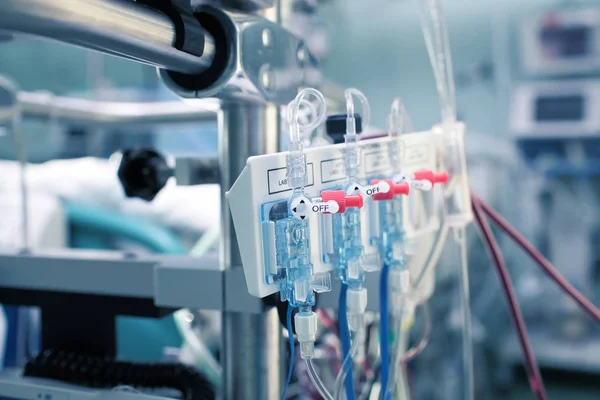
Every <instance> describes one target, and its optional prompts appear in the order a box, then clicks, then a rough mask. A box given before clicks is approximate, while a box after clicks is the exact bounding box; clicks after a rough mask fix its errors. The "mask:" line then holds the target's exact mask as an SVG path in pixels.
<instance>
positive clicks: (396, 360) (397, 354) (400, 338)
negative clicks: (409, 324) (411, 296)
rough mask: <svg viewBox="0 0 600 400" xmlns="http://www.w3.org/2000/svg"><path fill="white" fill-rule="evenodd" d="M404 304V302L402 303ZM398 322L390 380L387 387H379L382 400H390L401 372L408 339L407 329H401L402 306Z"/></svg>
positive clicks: (402, 321)
mask: <svg viewBox="0 0 600 400" xmlns="http://www.w3.org/2000/svg"><path fill="white" fill-rule="evenodd" d="M402 302H403V304H405V302H406V300H403V301H402ZM400 310H401V311H400V321H399V322H398V325H399V328H398V331H397V332H396V335H397V336H396V342H397V343H396V349H395V351H394V356H393V357H392V360H391V368H390V378H389V381H388V384H387V386H385V387H384V386H383V384H382V387H381V390H382V391H383V400H392V398H393V396H394V391H395V390H396V385H397V383H398V375H399V374H400V373H401V372H402V369H401V364H402V356H403V355H404V351H405V350H406V342H407V337H408V329H407V330H406V331H405V330H404V329H403V325H404V305H402V306H401V307H400Z"/></svg>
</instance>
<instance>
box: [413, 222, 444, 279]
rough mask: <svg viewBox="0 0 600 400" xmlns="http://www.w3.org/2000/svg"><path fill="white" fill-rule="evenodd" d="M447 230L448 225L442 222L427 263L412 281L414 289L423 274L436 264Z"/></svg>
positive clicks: (423, 276)
mask: <svg viewBox="0 0 600 400" xmlns="http://www.w3.org/2000/svg"><path fill="white" fill-rule="evenodd" d="M449 231H450V227H449V226H448V225H447V224H443V225H442V227H441V228H440V231H439V234H438V236H437V238H436V241H435V244H434V246H433V250H432V251H431V254H430V255H429V257H428V258H427V264H425V266H424V267H423V269H422V270H421V272H419V275H418V276H417V279H416V280H415V282H414V283H413V288H415V289H416V288H419V286H420V285H421V283H422V282H423V279H424V278H425V275H426V274H427V272H428V271H429V270H430V269H431V268H433V266H434V265H436V264H437V263H438V261H439V259H440V256H441V255H442V250H443V249H444V245H445V244H446V239H447V238H448V232H449Z"/></svg>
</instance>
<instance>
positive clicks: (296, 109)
mask: <svg viewBox="0 0 600 400" xmlns="http://www.w3.org/2000/svg"><path fill="white" fill-rule="evenodd" d="M308 96H314V97H315V98H316V99H317V104H318V105H319V106H320V109H321V113H317V115H316V116H314V119H313V120H312V121H308V122H307V123H306V124H304V125H303V124H301V123H300V107H301V105H302V104H305V102H306V101H307V100H306V98H307V97H308ZM287 117H288V123H289V125H290V142H289V154H288V160H287V176H288V182H289V185H290V186H291V188H292V189H293V192H294V193H302V192H304V186H305V185H306V158H305V156H304V143H303V135H302V132H307V131H312V130H313V129H315V128H316V127H318V126H319V125H321V124H322V123H323V122H324V121H325V118H327V105H326V103H325V97H323V94H321V92H319V91H318V90H316V89H313V88H305V89H302V90H301V91H300V92H299V93H298V95H297V96H296V98H295V99H294V100H293V101H292V102H291V103H290V104H288V109H287Z"/></svg>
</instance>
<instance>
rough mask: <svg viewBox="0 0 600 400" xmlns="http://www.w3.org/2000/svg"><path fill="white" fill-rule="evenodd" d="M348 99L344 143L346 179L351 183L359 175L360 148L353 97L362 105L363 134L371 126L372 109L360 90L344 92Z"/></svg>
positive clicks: (350, 89) (351, 89) (352, 89)
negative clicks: (358, 145)
mask: <svg viewBox="0 0 600 400" xmlns="http://www.w3.org/2000/svg"><path fill="white" fill-rule="evenodd" d="M344 96H345V98H346V134H345V135H344V141H345V143H346V157H345V160H346V162H345V164H346V177H347V178H348V181H349V182H350V183H353V181H356V179H357V175H358V164H359V161H358V147H357V142H358V139H359V136H358V135H357V134H356V119H355V118H354V101H353V100H352V97H353V96H356V97H357V98H358V99H359V100H360V102H361V105H362V109H363V112H362V115H363V117H362V121H363V132H365V131H366V130H367V128H368V125H369V120H370V118H371V108H370V106H369V102H368V100H367V98H366V96H365V95H364V94H363V93H362V92H361V91H360V90H358V89H354V88H349V89H346V90H345V91H344Z"/></svg>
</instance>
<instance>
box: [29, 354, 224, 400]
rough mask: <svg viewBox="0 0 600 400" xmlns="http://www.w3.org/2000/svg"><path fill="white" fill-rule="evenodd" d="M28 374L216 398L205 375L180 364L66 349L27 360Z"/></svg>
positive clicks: (194, 399)
mask: <svg viewBox="0 0 600 400" xmlns="http://www.w3.org/2000/svg"><path fill="white" fill-rule="evenodd" d="M24 375H25V376H30V377H37V378H47V379H54V380H58V381H63V382H69V383H72V384H76V385H81V386H87V387H93V388H114V387H116V386H121V385H127V386H133V387H137V388H148V389H157V388H171V389H176V390H179V391H180V392H181V393H182V394H183V399H185V400H214V399H215V398H216V394H215V390H214V388H213V387H212V385H211V384H210V383H209V382H208V380H207V379H206V378H205V377H204V375H202V374H201V373H199V372H198V371H196V370H194V368H192V367H188V366H185V365H180V364H158V363H156V364H151V363H148V364H142V363H131V362H124V361H116V360H114V359H111V358H107V357H96V356H87V355H82V354H78V353H74V352H68V351H62V350H58V351H57V350H45V351H44V352H42V353H40V354H39V355H38V356H37V357H35V358H33V359H31V360H29V361H28V362H27V365H26V366H25V371H24Z"/></svg>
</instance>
